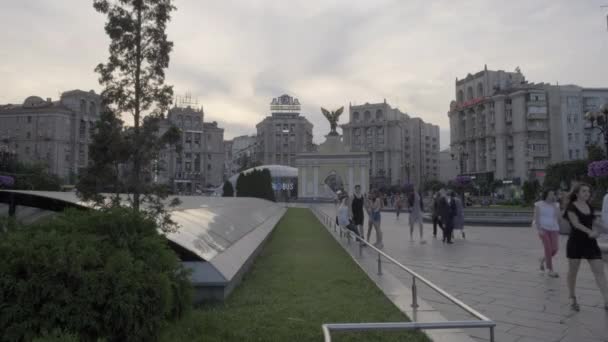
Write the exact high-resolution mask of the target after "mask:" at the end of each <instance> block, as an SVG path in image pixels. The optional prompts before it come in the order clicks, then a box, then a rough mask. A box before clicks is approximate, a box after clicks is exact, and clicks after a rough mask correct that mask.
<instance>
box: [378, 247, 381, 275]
mask: <svg viewBox="0 0 608 342" xmlns="http://www.w3.org/2000/svg"><path fill="white" fill-rule="evenodd" d="M381 257H382V254H380V252H378V275H382V259H380V258H381Z"/></svg>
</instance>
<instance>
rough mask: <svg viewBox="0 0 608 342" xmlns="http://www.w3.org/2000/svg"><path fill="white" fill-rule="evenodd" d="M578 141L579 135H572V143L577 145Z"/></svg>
mask: <svg viewBox="0 0 608 342" xmlns="http://www.w3.org/2000/svg"><path fill="white" fill-rule="evenodd" d="M578 139H579V134H578V133H574V142H575V143H578Z"/></svg>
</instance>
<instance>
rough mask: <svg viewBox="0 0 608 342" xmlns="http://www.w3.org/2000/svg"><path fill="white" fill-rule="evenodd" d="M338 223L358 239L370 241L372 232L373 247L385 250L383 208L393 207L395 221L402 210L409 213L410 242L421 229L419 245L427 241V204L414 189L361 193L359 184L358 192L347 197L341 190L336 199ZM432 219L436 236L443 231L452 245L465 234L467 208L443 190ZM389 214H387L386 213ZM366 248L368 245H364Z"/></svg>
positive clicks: (435, 197)
mask: <svg viewBox="0 0 608 342" xmlns="http://www.w3.org/2000/svg"><path fill="white" fill-rule="evenodd" d="M335 204H336V224H338V225H339V226H341V227H342V228H344V229H349V230H351V231H353V233H355V234H356V235H357V237H358V239H362V240H366V241H368V242H369V241H370V237H371V233H372V230H374V231H375V233H376V239H375V242H374V246H375V247H377V248H383V247H384V243H383V241H382V225H381V223H382V215H383V214H382V209H383V208H384V207H387V206H388V207H390V208H393V209H394V210H395V215H396V219H397V220H399V215H400V214H401V212H402V211H407V212H409V218H408V223H409V227H410V239H411V240H414V231H415V228H416V227H418V230H419V236H420V242H421V243H423V244H424V243H426V241H425V240H424V229H423V214H424V212H425V209H424V208H425V205H424V201H423V196H422V195H421V193H420V192H418V191H417V190H416V189H415V188H414V187H412V188H411V189H410V190H409V191H406V192H397V193H392V194H389V195H387V194H384V193H382V192H380V191H378V190H371V191H370V192H369V193H366V194H364V193H362V192H361V186H359V185H356V186H355V191H354V192H353V193H352V194H348V193H346V192H345V191H338V192H337V197H336V201H335ZM430 206H431V208H430V209H431V210H430V212H431V217H430V218H431V219H432V221H433V237H435V238H436V237H437V231H438V230H437V227H439V229H440V230H441V231H442V241H443V242H444V243H447V244H452V243H453V242H452V240H453V237H454V231H455V230H457V231H460V232H461V235H462V237H463V238H465V236H466V235H465V233H464V205H463V202H462V200H461V198H460V197H459V196H457V195H456V193H455V192H454V191H449V192H448V191H447V190H445V189H442V190H440V191H438V192H437V193H435V194H434V195H433V196H432V197H431V204H430ZM384 214H385V215H386V214H387V213H386V212H385V213H384ZM365 216H367V234H365V229H364V221H365ZM361 243H362V244H363V246H365V244H364V243H363V242H361Z"/></svg>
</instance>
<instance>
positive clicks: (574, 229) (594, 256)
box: [532, 183, 608, 311]
mask: <svg viewBox="0 0 608 342" xmlns="http://www.w3.org/2000/svg"><path fill="white" fill-rule="evenodd" d="M590 197H591V187H590V186H589V185H587V184H584V183H580V184H577V185H576V186H574V187H573V189H572V191H571V192H570V194H569V195H568V196H565V197H564V198H563V200H562V201H558V199H557V196H556V194H555V192H554V191H552V190H545V191H543V193H542V196H541V199H540V201H538V202H536V203H535V205H534V220H533V223H532V226H533V227H534V228H536V230H537V233H538V236H539V238H540V240H541V241H542V244H543V250H544V255H543V256H542V257H541V258H540V260H539V262H540V270H542V271H544V270H545V269H547V270H548V271H549V276H550V277H554V278H557V277H559V274H558V273H557V272H556V271H555V269H554V265H553V257H555V255H556V254H557V251H558V246H559V232H560V224H562V225H563V224H564V223H565V224H567V226H569V230H570V234H569V237H568V242H567V244H566V257H567V258H568V279H567V283H568V295H569V297H570V300H571V308H572V310H574V311H579V310H580V305H579V304H578V301H577V299H576V278H577V275H578V270H579V268H580V265H581V261H582V260H587V262H588V263H589V266H590V267H591V272H592V273H593V276H594V277H595V281H596V283H597V286H598V287H599V289H600V292H601V293H602V297H603V298H604V308H605V309H606V310H608V281H607V280H606V275H605V274H604V263H603V261H602V251H601V250H600V248H599V245H598V243H597V238H598V237H599V236H600V230H599V227H602V226H604V227H608V195H606V197H604V205H603V207H604V208H602V216H601V222H595V221H596V216H595V211H594V209H593V207H592V206H591V204H590V202H589V199H590ZM594 223H595V224H594Z"/></svg>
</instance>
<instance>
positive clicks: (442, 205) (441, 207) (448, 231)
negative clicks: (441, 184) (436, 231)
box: [437, 190, 456, 244]
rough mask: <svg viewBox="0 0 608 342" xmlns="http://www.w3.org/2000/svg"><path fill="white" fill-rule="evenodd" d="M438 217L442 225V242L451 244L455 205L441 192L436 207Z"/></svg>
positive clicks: (443, 191)
mask: <svg viewBox="0 0 608 342" xmlns="http://www.w3.org/2000/svg"><path fill="white" fill-rule="evenodd" d="M437 209H438V215H439V218H440V219H441V222H442V223H443V242H447V243H449V244H452V243H453V242H452V231H453V230H454V216H455V215H456V203H454V201H452V200H451V199H450V198H449V197H448V196H447V194H446V192H445V190H441V192H440V198H439V203H438V206H437Z"/></svg>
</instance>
